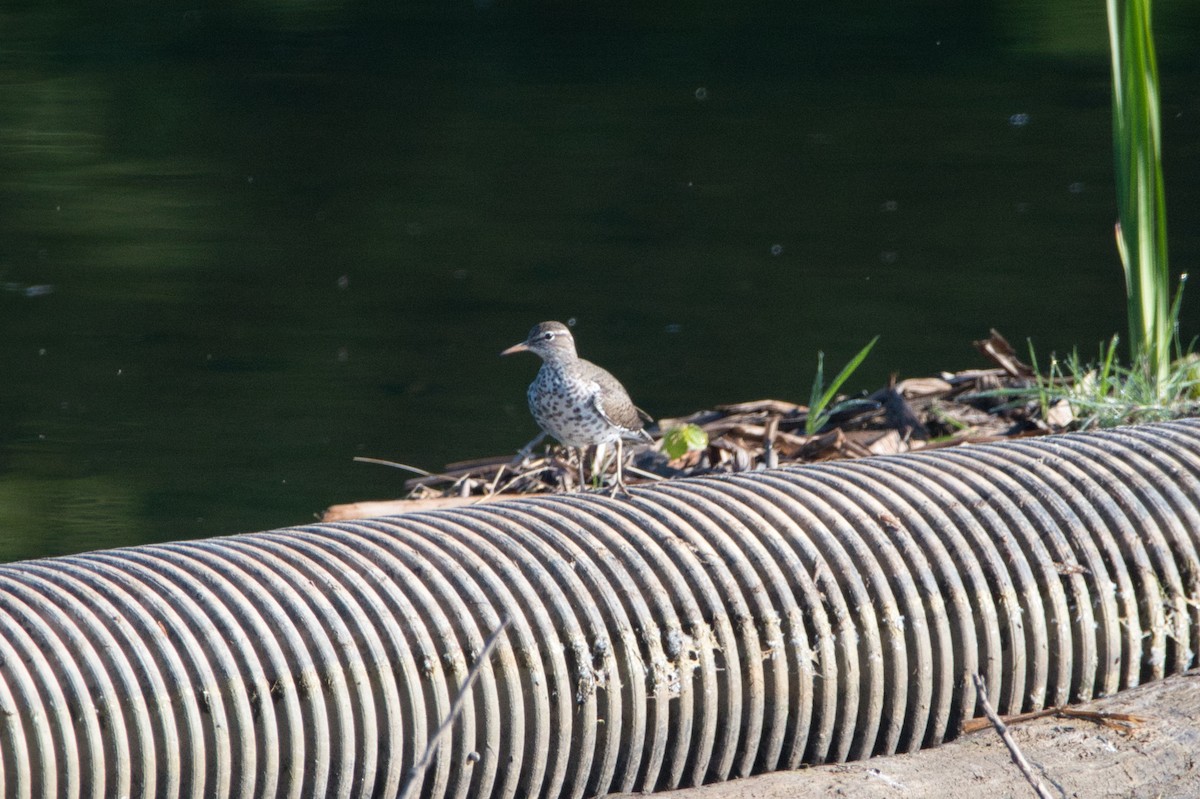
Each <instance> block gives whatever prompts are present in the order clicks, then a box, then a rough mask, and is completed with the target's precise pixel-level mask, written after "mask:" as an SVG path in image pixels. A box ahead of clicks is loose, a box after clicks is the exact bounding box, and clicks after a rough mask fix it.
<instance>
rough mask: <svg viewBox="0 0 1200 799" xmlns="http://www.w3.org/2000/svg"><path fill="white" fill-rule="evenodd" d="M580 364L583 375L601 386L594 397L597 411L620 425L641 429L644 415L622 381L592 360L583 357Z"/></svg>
mask: <svg viewBox="0 0 1200 799" xmlns="http://www.w3.org/2000/svg"><path fill="white" fill-rule="evenodd" d="M579 365H580V367H581V371H582V373H583V376H584V377H585V378H586V379H588V380H591V381H593V382H594V383H595V384H596V385H597V386H598V388H599V390H598V391H597V392H596V396H594V397H593V398H592V401H593V402H594V403H595V407H596V410H597V412H599V413H600V415H601V416H603V417H604V418H605V419H607V420H608V421H609V422H611V423H612V424H615V425H617V426H618V427H623V428H625V429H626V430H629V431H631V432H636V431H638V430H641V429H642V417H641V416H640V415H638V409H637V407H635V406H634V404H633V400H631V399H630V398H629V393H628V392H627V391H625V387H624V386H622V385H621V382H620V381H619V380H617V378H615V377H613V376H612V375H611V374H609V373H608V372H607V371H605V370H604V369H601V368H600V367H599V366H596V364H594V363H592V362H590V361H585V360H582V359H581V360H580V361H579Z"/></svg>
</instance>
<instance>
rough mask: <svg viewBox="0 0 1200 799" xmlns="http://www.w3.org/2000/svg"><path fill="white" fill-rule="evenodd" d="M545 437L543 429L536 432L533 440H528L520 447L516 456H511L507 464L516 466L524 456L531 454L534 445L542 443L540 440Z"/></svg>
mask: <svg viewBox="0 0 1200 799" xmlns="http://www.w3.org/2000/svg"><path fill="white" fill-rule="evenodd" d="M545 438H546V432H545V431H544V430H543V431H542V432H540V433H538V434H537V436H536V437H535V438H534V439H533V441H530V442H529V443H528V444H526V445H525V446H523V447H521V450H520V452H518V453H517V456H516V457H515V458H513V459H512V460H511V461H509V464H508V465H509V466H516V465H518V464H519V463H521V462H522V461H524V460H525V459H526V458H528V457H529V456H530V455H532V454H533V448H534V447H536V446H537V445H538V444H540V443H542V441H544V440H545Z"/></svg>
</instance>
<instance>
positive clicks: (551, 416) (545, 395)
mask: <svg viewBox="0 0 1200 799" xmlns="http://www.w3.org/2000/svg"><path fill="white" fill-rule="evenodd" d="M596 390H597V387H596V385H595V384H594V383H591V382H590V381H583V380H576V381H572V380H567V379H565V378H564V376H563V375H562V373H561V372H559V371H558V370H551V369H547V368H545V367H543V368H542V369H541V370H540V371H539V372H538V376H537V379H536V380H534V381H533V383H531V384H530V385H529V411H530V412H531V413H532V414H533V419H534V421H536V422H537V423H538V427H540V428H542V429H543V430H545V431H546V432H547V433H549V434H550V435H552V436H554V437H555V438H556V439H558V440H559V441H560V442H561V443H563V444H566V445H567V446H568V447H586V446H589V445H591V444H600V443H608V442H611V441H616V440H617V438H618V436H620V432H621V431H620V430H619V429H618V428H617V427H615V426H614V425H612V424H610V423H609V422H608V421H607V420H606V419H605V418H604V417H603V416H601V415H600V414H599V413H598V412H597V411H596V409H595V405H594V403H593V401H592V397H593V396H595V392H596Z"/></svg>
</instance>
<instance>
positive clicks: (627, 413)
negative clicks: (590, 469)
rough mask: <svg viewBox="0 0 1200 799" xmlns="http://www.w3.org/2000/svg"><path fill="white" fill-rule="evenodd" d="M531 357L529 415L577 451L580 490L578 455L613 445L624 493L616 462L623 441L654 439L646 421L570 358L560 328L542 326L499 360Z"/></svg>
mask: <svg viewBox="0 0 1200 799" xmlns="http://www.w3.org/2000/svg"><path fill="white" fill-rule="evenodd" d="M514 352H532V353H534V354H535V355H537V356H538V357H540V358H541V359H542V368H541V369H540V370H539V371H538V373H537V377H536V378H534V381H533V382H532V383H530V384H529V410H530V412H531V413H532V414H533V419H534V421H536V422H537V423H538V427H540V428H542V430H544V431H545V432H546V433H549V434H550V435H552V436H554V437H555V438H556V439H558V440H559V441H560V442H561V443H562V444H564V445H565V446H568V447H574V448H575V449H578V450H579V482H580V485H582V484H583V449H584V448H585V447H588V446H590V445H593V444H597V445H598V444H609V443H612V442H616V444H617V483H616V485H615V486H614V488H613V490H614V492H615V491H617V490H624V488H625V481H624V480H623V479H622V477H621V461H622V460H623V455H624V451H623V450H622V447H621V442H622V440H623V439H625V438H639V437H640V438H644V439H646V440H648V441H653V440H654V439H653V438H651V437H650V434H649V433H647V432H646V431H645V430H644V429H643V424H644V422H646V421H650V417H649V415H647V414H646V412H645V411H643V410H641V409H640V408H638V407H636V406H635V405H634V404H633V400H631V399H630V398H629V393H628V392H627V391H625V387H624V386H622V385H621V383H620V382H619V381H618V380H617V378H615V377H613V376H612V375H611V374H609V373H608V372H607V371H605V370H604V369H601V368H600V367H599V366H596V364H594V363H592V362H591V361H585V360H584V359H583V358H580V357H579V356H578V355H576V354H575V339H574V338H572V337H571V331H570V330H568V329H567V326H566V325H564V324H563V323H562V322H542V323H541V324H539V325H535V326H534V328H533V330H530V331H529V337H528V338H526V339H525V340H524V341H522V342H521V343H520V344H514V345H513V346H511V347H509V348H508V349H506V350H505V351H504V352H502V353H500V354H501V355H511V354H513V353H514Z"/></svg>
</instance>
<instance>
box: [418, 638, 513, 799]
mask: <svg viewBox="0 0 1200 799" xmlns="http://www.w3.org/2000/svg"><path fill="white" fill-rule="evenodd" d="M510 621H511V619H509V617H508V616H504V617H503V618H501V619H500V626H499V627H497V628H496V630H495V631H494V632H493V633H492V634H491V635H490V636H488V639H487V640H486V641H484V642H483V649H481V650H480V651H479V657H477V658H476V659H475V663H474V665H472V666H471V670H470V671H468V672H467V679H465V680H463V684H462V688H460V689H459V691H458V696H456V697H454V702H453V703H452V704H451V705H450V712H449V713H448V714H447V715H446V720H445V721H443V722H442V726H440V727H438V728H437V732H435V733H434V734H433V737H432V738H430V739H429V743H428V744H426V746H425V753H424V754H423V755H421V759H420V760H418V761H417V762H416V763H414V764H413V767H412V768H410V769H409V770H408V774H407V775H406V776H405V778H404V787H403V788H401V789H400V793H399V796H398V799H408V797H409V794H411V793H412V790H413V788H414V787H415V786H416V785H418V784H419V782H420V778H421V777H422V776H423V775H424V774H425V770H426V769H428V768H429V761H430V760H432V759H433V756H434V754H435V753H436V752H437V748H438V745H439V744H441V742H442V738H444V737H445V736H446V733H448V732H449V731H450V728H451V727H453V726H454V722H455V720H456V719H457V718H458V714H459V713H461V712H462V708H463V704H464V703H465V702H466V699H467V694H468V693H470V692H471V686H472V685H474V684H475V680H476V678H477V677H479V673H480V672H481V671H483V664H484V663H487V660H488V658H489V657H490V656H491V654H492V650H493V649H494V648H495V647H496V642H497V641H499V640H500V634H501V633H502V632H504V629H505V628H506V627H508V624H509V622H510Z"/></svg>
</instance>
